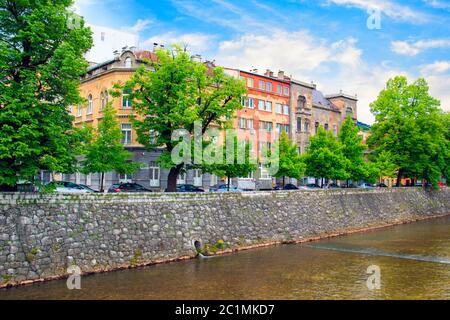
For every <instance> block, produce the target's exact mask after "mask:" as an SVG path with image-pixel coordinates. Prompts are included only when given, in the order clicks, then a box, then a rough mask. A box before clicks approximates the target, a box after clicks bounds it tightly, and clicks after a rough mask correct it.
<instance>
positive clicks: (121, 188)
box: [108, 183, 152, 193]
mask: <svg viewBox="0 0 450 320" xmlns="http://www.w3.org/2000/svg"><path fill="white" fill-rule="evenodd" d="M108 192H109V193H119V192H133V193H134V192H152V190H150V189H147V188H145V187H143V186H141V185H140V184H137V183H121V184H113V185H112V186H111V187H110V188H109V189H108Z"/></svg>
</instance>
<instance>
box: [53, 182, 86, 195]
mask: <svg viewBox="0 0 450 320" xmlns="http://www.w3.org/2000/svg"><path fill="white" fill-rule="evenodd" d="M47 187H49V188H51V189H54V190H55V191H56V192H59V193H93V192H94V191H91V190H88V189H85V188H83V187H82V186H80V185H78V184H76V183H73V182H67V181H52V182H50V183H48V184H47Z"/></svg>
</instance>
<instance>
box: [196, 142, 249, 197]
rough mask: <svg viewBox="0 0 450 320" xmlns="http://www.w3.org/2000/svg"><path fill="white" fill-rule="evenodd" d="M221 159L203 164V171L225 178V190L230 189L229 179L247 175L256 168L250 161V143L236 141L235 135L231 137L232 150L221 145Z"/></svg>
mask: <svg viewBox="0 0 450 320" xmlns="http://www.w3.org/2000/svg"><path fill="white" fill-rule="evenodd" d="M219 149H222V152H223V159H222V160H223V161H222V164H210V165H208V164H205V165H204V166H203V168H204V171H205V172H208V173H212V174H214V175H216V176H218V177H226V178H227V190H228V191H230V184H231V179H233V178H239V177H247V176H248V175H250V174H251V173H252V172H254V171H255V170H256V169H257V166H256V164H255V163H254V161H252V160H253V159H252V155H251V150H252V146H251V144H250V143H248V142H245V141H238V139H237V137H233V151H232V152H230V150H227V146H226V145H225V146H222V148H219Z"/></svg>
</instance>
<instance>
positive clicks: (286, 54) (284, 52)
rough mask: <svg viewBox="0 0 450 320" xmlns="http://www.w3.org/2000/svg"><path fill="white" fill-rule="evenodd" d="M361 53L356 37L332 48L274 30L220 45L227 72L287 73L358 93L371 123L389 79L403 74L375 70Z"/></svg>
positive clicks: (330, 89)
mask: <svg viewBox="0 0 450 320" xmlns="http://www.w3.org/2000/svg"><path fill="white" fill-rule="evenodd" d="M362 53H363V52H362V50H361V49H359V48H358V47H357V41H356V40H355V39H353V38H348V39H344V40H340V41H337V42H334V43H327V42H326V41H325V40H322V39H319V38H317V37H315V36H313V35H311V34H310V33H309V32H307V31H304V30H301V31H297V32H285V31H275V32H274V33H273V34H271V35H254V34H246V35H243V36H241V37H239V38H237V39H235V40H229V41H224V42H222V43H221V44H220V45H219V49H218V52H217V54H216V58H217V62H218V63H219V64H221V65H224V66H226V67H235V68H240V69H243V70H250V69H252V68H257V69H259V70H260V72H264V71H265V70H266V69H271V70H273V71H275V72H276V71H277V70H284V71H286V73H287V74H288V75H291V74H292V76H293V77H294V78H296V79H298V80H302V81H305V82H309V81H311V80H313V81H314V82H315V83H316V84H317V85H318V89H319V90H321V91H323V92H324V93H336V92H339V90H340V89H342V90H343V91H344V92H347V93H349V94H358V99H359V103H358V106H359V110H358V117H359V119H360V120H361V121H363V122H368V123H372V122H373V116H372V115H371V113H370V108H369V104H370V103H371V102H372V101H374V100H375V99H376V98H377V96H378V93H379V92H380V90H382V89H383V87H384V86H385V84H386V82H387V80H388V79H389V78H390V77H394V76H395V75H398V74H404V72H402V71H401V70H395V69H393V68H391V67H389V66H387V65H386V66H380V67H376V68H371V67H370V66H368V65H367V64H366V63H365V62H364V61H363V59H362Z"/></svg>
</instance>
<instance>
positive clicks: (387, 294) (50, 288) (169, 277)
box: [0, 216, 450, 300]
mask: <svg viewBox="0 0 450 320" xmlns="http://www.w3.org/2000/svg"><path fill="white" fill-rule="evenodd" d="M373 265H375V266H378V267H379V269H380V274H379V278H377V279H379V280H380V281H381V282H380V286H381V287H380V289H379V290H376V289H375V290H370V289H369V288H368V286H367V279H368V277H370V274H367V269H368V267H369V266H373ZM81 286H82V289H81V290H75V291H70V290H68V289H67V286H66V281H65V280H61V281H53V282H48V283H44V284H37V285H32V286H26V287H19V288H12V289H4V290H0V299H200V300H201V299H446V300H449V299H450V216H448V217H445V218H439V219H433V220H428V221H422V222H418V223H413V224H408V225H401V226H397V227H392V228H386V229H381V230H377V231H372V232H368V233H364V234H354V235H350V236H345V237H338V238H333V239H330V240H324V241H318V242H312V243H307V244H302V245H282V246H275V247H271V248H264V249H256V250H251V251H244V252H240V253H236V254H231V255H225V256H221V257H216V258H212V259H207V260H190V261H184V262H176V263H170V264H162V265H156V266H150V267H146V268H142V269H136V270H126V271H119V272H112V273H107V274H99V275H92V276H86V277H83V278H82V280H81Z"/></svg>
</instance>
